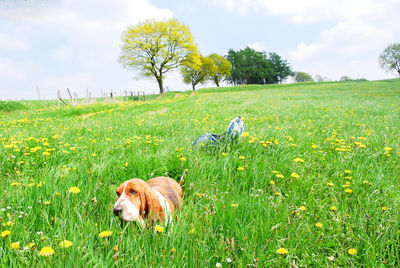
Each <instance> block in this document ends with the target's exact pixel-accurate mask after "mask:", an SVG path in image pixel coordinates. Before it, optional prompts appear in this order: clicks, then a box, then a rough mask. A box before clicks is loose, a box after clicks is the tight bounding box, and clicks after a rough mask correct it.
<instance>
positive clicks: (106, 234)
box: [99, 231, 112, 237]
mask: <svg viewBox="0 0 400 268" xmlns="http://www.w3.org/2000/svg"><path fill="white" fill-rule="evenodd" d="M110 235H112V232H111V231H103V232H101V233H99V237H108V236H110Z"/></svg>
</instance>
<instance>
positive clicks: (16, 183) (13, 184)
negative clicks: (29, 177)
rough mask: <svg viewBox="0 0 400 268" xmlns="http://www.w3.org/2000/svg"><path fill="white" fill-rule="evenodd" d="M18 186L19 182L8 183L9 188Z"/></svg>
mask: <svg viewBox="0 0 400 268" xmlns="http://www.w3.org/2000/svg"><path fill="white" fill-rule="evenodd" d="M18 185H20V183H19V182H16V181H14V182H12V183H10V186H18Z"/></svg>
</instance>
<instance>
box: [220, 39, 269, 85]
mask: <svg viewBox="0 0 400 268" xmlns="http://www.w3.org/2000/svg"><path fill="white" fill-rule="evenodd" d="M227 59H228V60H229V61H230V62H231V63H232V71H231V75H230V77H229V81H230V82H231V83H232V84H234V85H242V84H266V83H267V81H265V77H268V74H269V73H271V72H272V69H271V65H270V63H269V61H268V60H267V56H266V54H265V52H259V51H256V50H254V49H252V48H250V47H246V48H245V49H241V50H239V51H235V50H233V49H230V50H229V51H228V56H227Z"/></svg>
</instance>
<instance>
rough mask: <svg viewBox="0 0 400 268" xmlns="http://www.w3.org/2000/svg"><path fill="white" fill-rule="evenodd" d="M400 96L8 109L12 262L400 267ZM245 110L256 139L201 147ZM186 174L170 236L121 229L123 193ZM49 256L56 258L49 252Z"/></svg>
mask: <svg viewBox="0 0 400 268" xmlns="http://www.w3.org/2000/svg"><path fill="white" fill-rule="evenodd" d="M399 86H400V81H399V80H388V81H374V82H348V83H308V84H307V83H306V84H293V85H278V86H245V87H236V88H222V89H205V90H200V91H198V92H196V93H195V94H194V95H191V94H190V92H185V93H181V94H180V95H176V96H174V93H170V94H168V95H167V96H165V97H162V98H159V99H157V100H151V101H147V102H133V103H132V102H130V103H99V104H94V105H88V106H76V107H61V108H60V109H58V108H57V107H56V104H55V103H54V102H53V103H52V104H51V105H47V104H46V102H43V104H42V107H40V108H39V107H38V108H34V109H32V110H25V109H23V110H15V111H9V112H7V113H4V112H0V113H1V115H0V135H1V136H0V139H1V142H2V145H1V146H0V188H1V189H2V192H1V199H0V209H1V211H0V217H1V223H0V224H1V227H0V231H1V232H4V231H10V234H9V235H8V236H5V237H0V263H1V266H24V267H25V266H51V267H53V266H64V265H73V266H77V267H80V266H99V267H108V266H112V265H115V266H121V265H123V266H125V265H129V266H138V267H140V266H146V267H150V266H155V267H159V266H175V267H215V266H216V264H217V263H220V264H222V266H223V267H227V266H238V267H242V266H246V265H250V266H253V265H255V266H259V267H265V266H326V265H328V266H350V265H354V266H385V265H386V266H397V265H398V264H399V259H400V253H399V250H398V249H399V243H400V235H399V228H400V226H399V225H400V224H399V220H398V219H399V203H400V200H399V189H400V188H399V186H400V183H399V174H400V165H399V164H400V163H399V150H400V147H399V139H400V106H399V104H400V89H399ZM238 115H241V116H242V117H243V118H244V121H245V124H246V132H248V134H249V136H247V137H243V138H241V139H240V140H239V141H238V142H237V143H231V144H221V145H220V146H217V147H203V146H199V147H196V148H193V147H192V146H191V144H192V142H193V141H194V140H195V138H196V137H197V136H199V135H202V134H204V133H205V132H212V133H217V134H221V133H223V132H225V131H226V127H227V125H228V124H229V122H230V120H231V119H232V118H234V117H236V116H238ZM185 159H186V161H182V160H185ZM185 169H188V175H187V177H186V178H185V183H184V185H183V189H184V199H183V206H182V208H181V210H180V212H179V213H178V216H177V219H176V222H175V226H174V228H173V229H172V230H169V231H167V232H163V233H156V232H155V230H154V229H153V228H150V229H148V230H138V229H136V228H132V227H131V226H128V227H127V228H121V226H120V224H119V221H118V219H117V218H115V217H114V216H113V215H112V206H113V203H114V201H115V198H116V194H115V190H116V188H117V187H118V185H119V184H120V183H122V182H123V181H125V180H127V179H131V178H142V179H145V180H148V179H150V178H151V177H154V176H160V175H165V176H170V177H172V178H174V179H176V180H179V177H180V175H181V174H182V173H183V171H184V170H185ZM242 169H243V170H242ZM297 175H298V176H297ZM74 186H75V187H78V188H79V189H80V193H77V194H74V193H71V192H69V189H70V188H71V187H74ZM349 189H350V190H349ZM346 190H347V192H346ZM333 207H336V210H332V208H333ZM317 223H318V224H317ZM106 230H108V231H112V235H111V236H109V237H105V238H101V237H99V233H100V232H102V231H106ZM63 240H69V241H71V242H72V243H73V245H72V247H69V248H62V247H60V246H59V243H60V242H61V241H63ZM14 242H19V249H13V248H12V246H11V244H12V243H14ZM30 243H34V246H32V247H28V245H29V244H30ZM14 245H16V244H14ZM115 245H117V248H115ZM29 246H31V245H29ZM45 246H49V247H51V248H52V249H53V250H54V251H55V253H54V255H51V256H49V257H44V256H40V255H39V252H40V251H41V250H42V248H43V247H45ZM114 248H115V250H114ZM279 248H284V249H286V250H287V251H288V253H287V254H279V253H277V250H278V249H279ZM350 249H356V250H357V253H356V254H354V255H352V254H350V253H354V251H350V253H349V250H350Z"/></svg>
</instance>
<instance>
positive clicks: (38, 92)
mask: <svg viewBox="0 0 400 268" xmlns="http://www.w3.org/2000/svg"><path fill="white" fill-rule="evenodd" d="M36 90H37V94H38V97H39V100H40V90H39V87H38V86H36Z"/></svg>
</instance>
